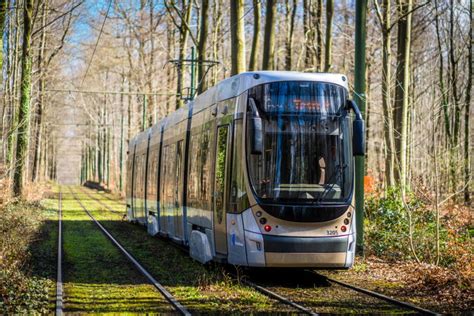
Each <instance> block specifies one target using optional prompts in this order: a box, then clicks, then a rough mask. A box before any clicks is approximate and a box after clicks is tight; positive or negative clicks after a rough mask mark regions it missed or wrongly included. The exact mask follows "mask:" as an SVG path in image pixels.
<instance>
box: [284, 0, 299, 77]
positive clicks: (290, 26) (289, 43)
mask: <svg viewBox="0 0 474 316" xmlns="http://www.w3.org/2000/svg"><path fill="white" fill-rule="evenodd" d="M285 8H286V17H285V19H286V42H285V48H286V55H285V69H286V70H291V64H292V57H293V42H294V39H293V33H294V31H295V18H296V11H297V8H298V1H297V0H293V5H292V6H290V0H286V4H285Z"/></svg>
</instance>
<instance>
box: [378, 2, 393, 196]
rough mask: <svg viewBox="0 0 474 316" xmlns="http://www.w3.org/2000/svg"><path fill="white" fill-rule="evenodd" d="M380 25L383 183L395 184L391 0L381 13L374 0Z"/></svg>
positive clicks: (384, 5)
mask: <svg viewBox="0 0 474 316" xmlns="http://www.w3.org/2000/svg"><path fill="white" fill-rule="evenodd" d="M374 3H375V8H376V12H377V16H378V18H379V22H380V27H381V29H382V109H383V117H384V120H383V122H384V127H383V134H384V142H385V151H386V156H385V183H386V187H390V186H393V185H395V169H394V168H395V151H396V150H395V140H394V135H393V110H392V104H391V88H390V87H391V84H392V82H391V81H392V74H391V72H392V70H391V56H392V54H391V34H390V31H391V25H390V23H391V22H390V21H391V0H383V15H382V12H381V10H380V7H379V4H378V0H375V1H374Z"/></svg>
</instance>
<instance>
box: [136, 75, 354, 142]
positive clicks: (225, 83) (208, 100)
mask: <svg viewBox="0 0 474 316" xmlns="http://www.w3.org/2000/svg"><path fill="white" fill-rule="evenodd" d="M281 81H316V82H326V83H333V84H337V85H340V86H342V87H344V88H346V89H348V83H347V77H346V76H345V75H343V74H338V73H319V72H297V71H249V72H243V73H240V74H238V75H235V76H232V77H230V78H227V79H224V80H222V81H220V82H219V83H218V84H217V85H215V86H213V87H211V88H209V89H207V90H206V91H204V92H203V93H201V94H200V95H198V96H197V97H196V98H195V99H194V100H193V101H190V102H188V103H187V104H186V105H185V106H183V107H182V108H180V109H178V110H177V111H174V112H173V113H170V114H169V115H168V116H167V117H165V118H163V119H161V120H160V121H159V122H158V123H157V124H156V125H154V126H153V127H151V128H149V129H147V130H145V131H143V132H141V133H139V134H138V135H136V136H135V137H133V138H132V140H131V141H130V144H129V145H130V148H131V147H132V146H133V145H135V144H139V143H142V142H143V140H145V139H146V138H147V137H148V134H149V133H152V134H155V133H157V132H158V133H159V131H160V130H161V128H162V127H166V126H174V125H175V124H177V123H178V122H180V121H182V120H185V119H187V117H188V112H189V108H190V107H192V108H193V109H192V111H193V113H197V112H199V111H200V110H202V109H204V108H207V107H209V106H211V105H213V104H215V103H217V102H220V101H223V100H227V99H230V98H233V97H236V96H238V95H240V94H242V93H244V92H245V91H247V90H248V89H250V88H252V87H255V86H258V85H261V84H265V83H271V82H281Z"/></svg>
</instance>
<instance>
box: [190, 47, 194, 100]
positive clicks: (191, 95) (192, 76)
mask: <svg viewBox="0 0 474 316" xmlns="http://www.w3.org/2000/svg"><path fill="white" fill-rule="evenodd" d="M195 55H196V52H195V48H194V46H193V47H191V88H190V90H189V94H190V95H189V99H190V100H192V99H194V77H195V74H194V64H195V61H194V59H195V58H196V56H195Z"/></svg>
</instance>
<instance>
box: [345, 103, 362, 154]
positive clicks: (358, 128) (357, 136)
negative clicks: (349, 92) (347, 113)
mask: <svg viewBox="0 0 474 316" xmlns="http://www.w3.org/2000/svg"><path fill="white" fill-rule="evenodd" d="M347 107H348V108H349V109H352V110H353V111H354V113H355V116H356V117H355V120H354V122H353V123H352V154H353V155H354V156H365V123H364V119H363V118H362V113H361V112H360V110H359V107H358V106H357V104H356V103H355V102H354V101H353V100H347Z"/></svg>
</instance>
